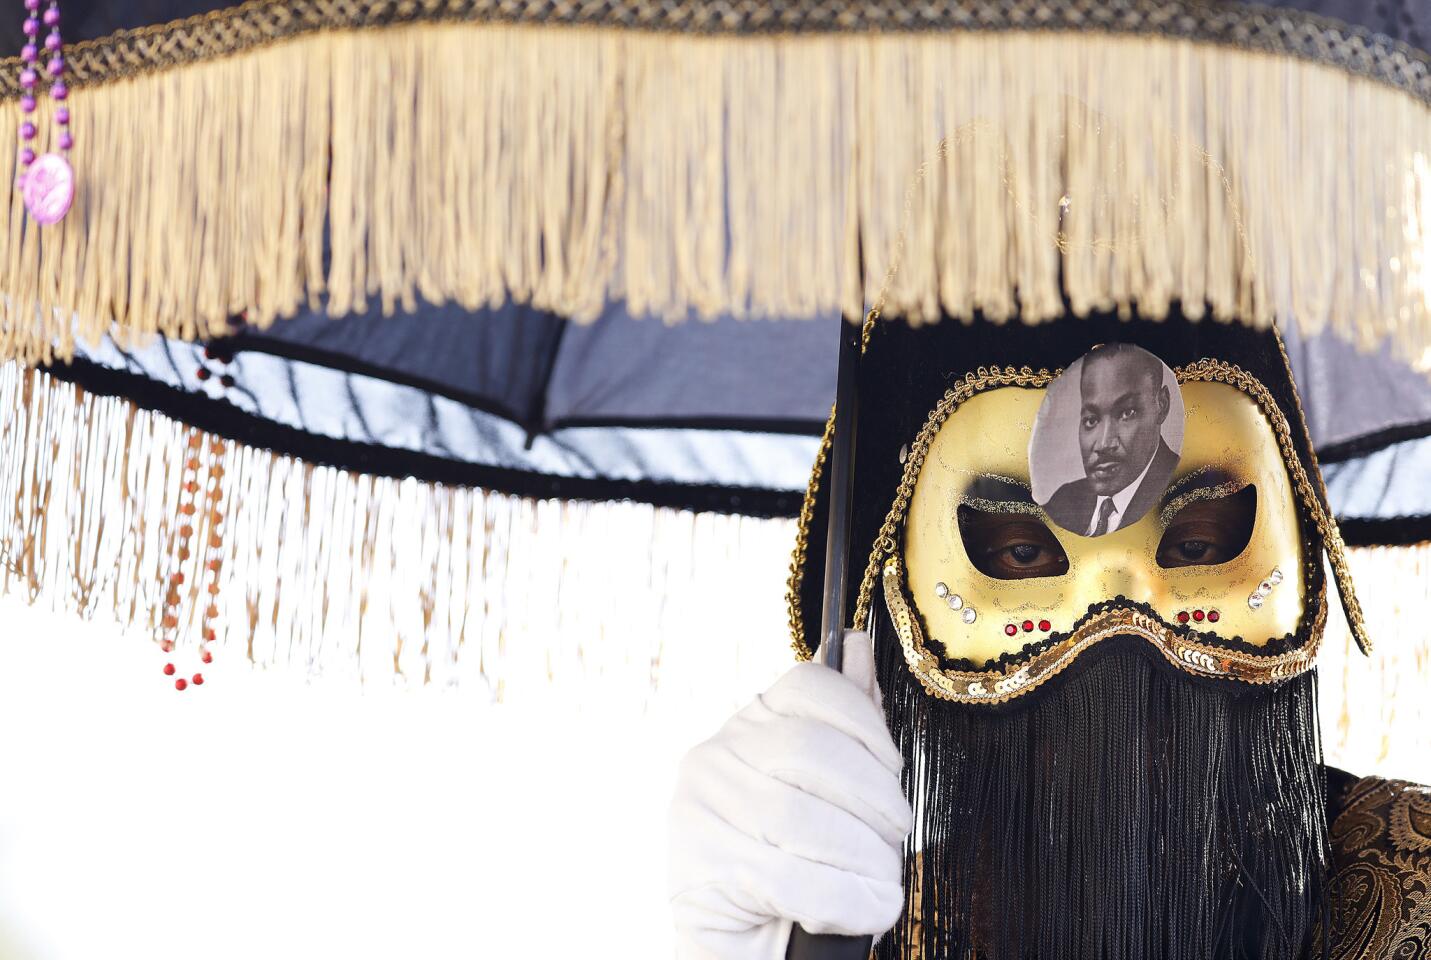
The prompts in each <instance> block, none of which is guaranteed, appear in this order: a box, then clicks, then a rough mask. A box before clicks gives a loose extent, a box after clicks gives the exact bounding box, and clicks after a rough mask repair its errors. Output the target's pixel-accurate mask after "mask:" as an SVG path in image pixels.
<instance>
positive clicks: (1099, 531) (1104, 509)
mask: <svg viewBox="0 0 1431 960" xmlns="http://www.w3.org/2000/svg"><path fill="white" fill-rule="evenodd" d="M1113 509H1114V507H1113V498H1112V497H1109V498H1108V499H1107V500H1104V501H1103V506H1101V507H1099V508H1098V524H1097V525H1096V526H1095V527H1094V528H1093V533H1092V534H1091V536H1094V537H1101V536H1103V534H1105V533H1107V532H1108V518H1109V517H1111V516H1113Z"/></svg>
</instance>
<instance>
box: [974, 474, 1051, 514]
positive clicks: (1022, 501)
mask: <svg viewBox="0 0 1431 960" xmlns="http://www.w3.org/2000/svg"><path fill="white" fill-rule="evenodd" d="M959 499H960V502H962V503H966V504H968V505H970V506H972V507H975V508H976V509H983V507H982V506H981V505H984V504H988V505H990V506H993V507H995V508H997V506H998V505H999V504H1017V505H1019V506H1023V507H1036V506H1037V504H1035V503H1034V498H1033V491H1032V490H1030V489H1029V485H1028V484H1026V483H1024V482H1023V481H1022V480H1015V479H1013V478H1012V477H1000V476H996V475H995V474H992V473H981V474H979V475H978V476H976V477H975V478H974V479H973V480H971V481H970V482H969V485H968V486H967V487H965V488H964V493H963V495H962V496H961V497H960V498H959Z"/></svg>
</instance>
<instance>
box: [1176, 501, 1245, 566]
mask: <svg viewBox="0 0 1431 960" xmlns="http://www.w3.org/2000/svg"><path fill="white" fill-rule="evenodd" d="M1256 519H1257V488H1256V487H1254V486H1251V485H1248V486H1245V487H1243V488H1242V489H1241V490H1239V491H1237V492H1236V493H1233V494H1229V495H1227V496H1225V497H1218V498H1216V499H1205V500H1193V501H1191V502H1190V503H1188V504H1187V505H1186V506H1184V507H1182V508H1181V509H1180V510H1178V511H1177V513H1175V514H1173V516H1172V519H1170V520H1169V521H1168V527H1167V530H1165V531H1164V532H1163V539H1162V541H1161V542H1160V543H1159V544H1158V566H1160V567H1197V566H1214V565H1216V564H1219V563H1226V562H1227V561H1229V560H1233V559H1235V558H1236V557H1237V556H1239V555H1240V554H1241V553H1242V551H1243V550H1245V549H1247V543H1248V541H1249V540H1251V539H1252V523H1253V521H1254V520H1256Z"/></svg>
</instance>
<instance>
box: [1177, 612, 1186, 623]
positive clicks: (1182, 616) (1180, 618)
mask: <svg viewBox="0 0 1431 960" xmlns="http://www.w3.org/2000/svg"><path fill="white" fill-rule="evenodd" d="M1187 622H1188V612H1187V611H1186V610H1179V611H1178V623H1187Z"/></svg>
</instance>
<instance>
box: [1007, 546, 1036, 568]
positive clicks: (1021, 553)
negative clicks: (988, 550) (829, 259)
mask: <svg viewBox="0 0 1431 960" xmlns="http://www.w3.org/2000/svg"><path fill="white" fill-rule="evenodd" d="M1004 549H1005V550H1007V551H1008V554H1009V559H1010V560H1011V561H1012V562H1014V563H1017V564H1021V565H1023V566H1029V565H1030V564H1033V563H1036V562H1038V560H1039V559H1040V558H1041V557H1042V556H1043V552H1044V551H1043V547H1041V546H1039V545H1038V544H1036V543H1016V544H1014V545H1013V546H1012V547H1005V548H1004Z"/></svg>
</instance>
